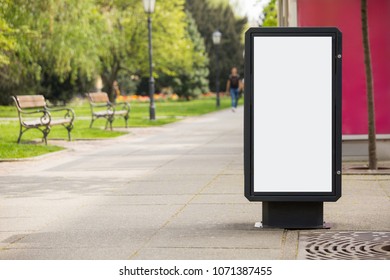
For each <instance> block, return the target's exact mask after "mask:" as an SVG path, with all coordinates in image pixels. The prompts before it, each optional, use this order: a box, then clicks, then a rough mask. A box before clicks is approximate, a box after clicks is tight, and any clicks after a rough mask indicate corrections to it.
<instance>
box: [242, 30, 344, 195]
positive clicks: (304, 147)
mask: <svg viewBox="0 0 390 280" xmlns="http://www.w3.org/2000/svg"><path fill="white" fill-rule="evenodd" d="M341 60H342V53H341V32H340V31H339V30H338V29H336V28H251V29H249V30H248V31H247V32H246V38H245V131H244V138H245V139H244V151H245V155H244V160H245V196H246V197H247V198H248V199H249V200H255V201H256V200H257V201H336V200H337V199H338V198H340V196H341Z"/></svg>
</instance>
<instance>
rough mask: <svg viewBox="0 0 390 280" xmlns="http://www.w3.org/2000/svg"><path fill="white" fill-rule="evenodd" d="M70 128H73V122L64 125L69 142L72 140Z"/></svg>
mask: <svg viewBox="0 0 390 280" xmlns="http://www.w3.org/2000/svg"><path fill="white" fill-rule="evenodd" d="M72 129H73V124H70V125H68V126H66V130H67V131H68V140H69V142H70V141H72V135H71V134H70V132H71V131H72Z"/></svg>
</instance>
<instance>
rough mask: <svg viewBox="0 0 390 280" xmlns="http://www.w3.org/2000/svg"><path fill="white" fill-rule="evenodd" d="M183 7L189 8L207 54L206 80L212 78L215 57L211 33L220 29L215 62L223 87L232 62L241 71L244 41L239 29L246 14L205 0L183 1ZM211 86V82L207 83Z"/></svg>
mask: <svg viewBox="0 0 390 280" xmlns="http://www.w3.org/2000/svg"><path fill="white" fill-rule="evenodd" d="M186 7H187V9H188V10H189V11H190V12H191V14H192V16H193V17H194V19H195V22H196V24H197V26H198V29H199V32H200V34H201V35H202V37H203V38H204V40H205V44H206V51H207V53H208V55H209V59H210V63H209V71H210V74H209V80H212V81H214V79H215V72H216V61H215V57H214V54H215V53H216V49H215V48H216V46H214V45H213V42H212V38H211V35H212V33H213V32H214V31H215V30H216V29H218V30H219V31H220V32H221V33H222V40H221V44H220V45H219V46H218V48H219V61H218V63H219V66H220V69H221V73H222V75H221V77H220V85H221V86H222V88H221V90H223V89H224V88H223V87H224V85H225V84H226V79H227V76H228V74H229V73H230V69H231V68H232V67H233V66H236V67H237V68H238V69H239V70H240V72H241V73H243V67H244V60H243V51H244V45H243V41H242V36H241V35H242V33H243V31H244V29H245V26H246V23H247V18H246V17H244V18H240V17H236V16H235V14H234V12H233V10H232V8H231V6H230V5H216V4H213V5H210V4H209V1H208V0H198V1H190V0H187V1H186ZM210 87H211V89H212V90H215V85H214V83H211V84H210Z"/></svg>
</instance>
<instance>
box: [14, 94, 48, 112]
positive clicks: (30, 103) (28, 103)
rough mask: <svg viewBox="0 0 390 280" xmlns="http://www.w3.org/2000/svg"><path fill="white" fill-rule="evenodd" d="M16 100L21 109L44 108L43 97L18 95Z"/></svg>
mask: <svg viewBox="0 0 390 280" xmlns="http://www.w3.org/2000/svg"><path fill="white" fill-rule="evenodd" d="M16 100H17V101H18V104H19V107H20V108H21V109H26V108H42V107H45V106H46V101H45V98H44V97H43V95H18V96H16Z"/></svg>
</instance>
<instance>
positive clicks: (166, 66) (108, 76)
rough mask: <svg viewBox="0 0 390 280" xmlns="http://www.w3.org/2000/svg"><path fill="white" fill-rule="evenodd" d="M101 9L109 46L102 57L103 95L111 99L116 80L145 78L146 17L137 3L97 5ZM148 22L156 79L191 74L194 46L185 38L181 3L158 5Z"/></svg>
mask: <svg viewBox="0 0 390 280" xmlns="http://www.w3.org/2000/svg"><path fill="white" fill-rule="evenodd" d="M100 7H101V10H102V11H103V15H104V17H105V20H106V24H107V27H108V28H107V31H106V33H105V34H104V41H105V42H107V43H108V46H107V47H106V48H105V52H104V53H103V54H102V56H101V61H102V65H103V76H102V77H103V82H104V84H105V91H107V92H108V93H110V94H111V95H112V85H113V82H114V81H115V80H117V79H118V76H121V77H123V76H124V75H127V77H128V79H130V76H131V75H135V74H136V75H140V76H147V75H148V71H149V64H148V29H147V15H146V14H145V13H144V10H143V6H142V1H139V0H127V1H124V0H113V1H100ZM151 19H152V38H153V39H152V46H153V64H154V75H155V77H156V78H158V77H160V76H170V77H175V76H177V75H179V74H180V73H183V72H189V71H191V69H192V65H193V55H192V53H191V52H192V50H193V46H192V41H191V40H190V38H189V37H188V36H187V35H186V14H185V12H184V0H169V1H157V2H156V8H155V12H154V13H153V14H152V15H151ZM122 80H123V78H122ZM120 86H121V87H122V85H121V84H120Z"/></svg>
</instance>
